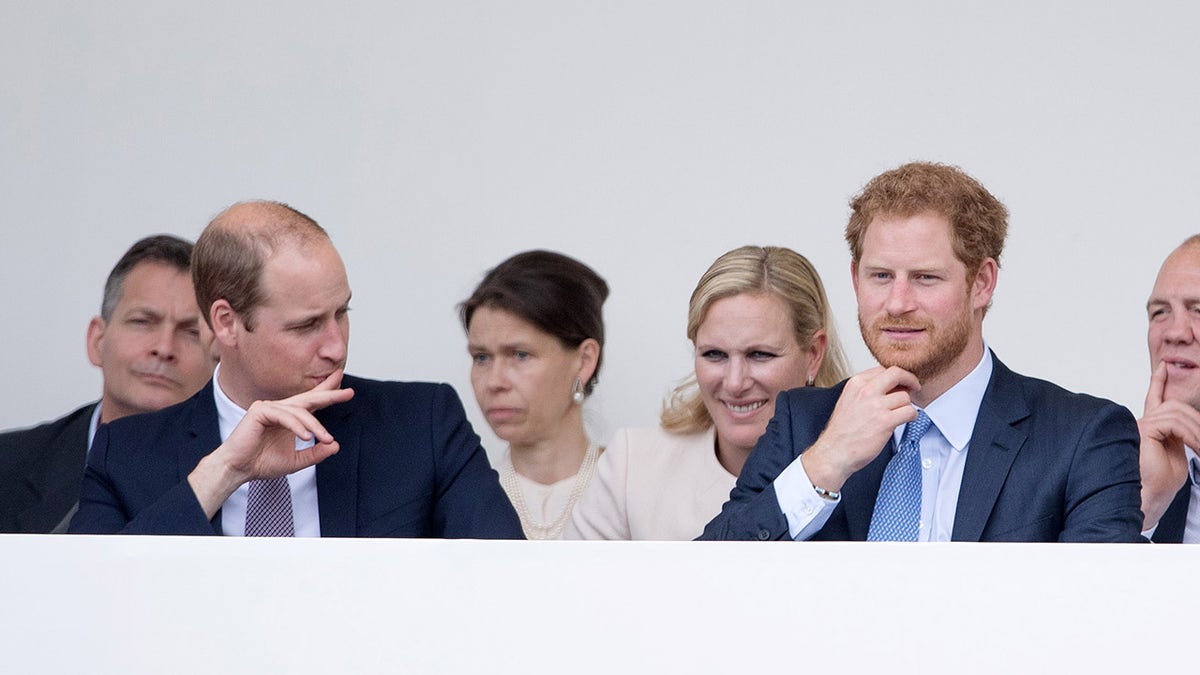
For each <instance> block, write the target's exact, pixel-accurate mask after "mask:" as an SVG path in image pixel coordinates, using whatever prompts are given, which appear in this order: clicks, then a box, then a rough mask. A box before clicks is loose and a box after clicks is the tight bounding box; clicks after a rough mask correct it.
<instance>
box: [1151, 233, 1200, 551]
mask: <svg viewBox="0 0 1200 675" xmlns="http://www.w3.org/2000/svg"><path fill="white" fill-rule="evenodd" d="M1146 313H1147V314H1148V316H1149V319H1150V328H1149V331H1148V332H1147V342H1148V343H1149V347H1150V367H1151V369H1152V375H1151V377H1150V388H1149V391H1147V393H1146V408H1145V412H1144V414H1143V415H1142V418H1141V419H1139V420H1138V429H1139V430H1140V431H1141V436H1142V441H1141V455H1140V457H1141V470H1142V511H1144V512H1145V514H1146V521H1145V529H1146V530H1147V531H1153V532H1152V535H1151V538H1152V540H1153V541H1155V542H1158V543H1174V544H1178V543H1181V542H1186V543H1189V544H1194V543H1200V494H1198V493H1200V459H1197V457H1196V448H1200V235H1195V236H1193V237H1190V238H1188V239H1187V241H1185V242H1183V244H1181V245H1180V246H1179V248H1177V249H1175V250H1174V251H1173V252H1172V253H1171V255H1169V256H1167V259H1166V261H1164V262H1163V264H1162V268H1161V269H1159V271H1158V278H1157V279H1156V280H1155V282H1154V290H1152V291H1151V292H1150V300H1149V301H1148V302H1147V303H1146Z"/></svg>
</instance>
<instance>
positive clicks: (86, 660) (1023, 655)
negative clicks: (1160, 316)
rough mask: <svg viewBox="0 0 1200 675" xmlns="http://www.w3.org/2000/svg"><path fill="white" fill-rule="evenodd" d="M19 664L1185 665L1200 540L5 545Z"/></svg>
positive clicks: (154, 667)
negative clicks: (1105, 542) (1185, 542)
mask: <svg viewBox="0 0 1200 675" xmlns="http://www.w3.org/2000/svg"><path fill="white" fill-rule="evenodd" d="M0 559H2V560H3V561H4V564H3V569H4V573H3V574H2V575H0V598H2V601H0V646H2V647H3V648H2V650H0V651H2V654H0V663H2V664H3V669H4V670H5V672H13V673H16V672H86V673H159V672H186V673H191V672H195V673H218V672H219V673H225V672H304V673H333V672H405V673H520V674H525V673H554V674H559V673H597V674H602V675H611V674H612V673H658V672H668V673H736V672H741V673H762V674H767V673H771V674H773V673H779V672H808V673H860V672H888V673H930V674H933V673H967V672H969V673H1014V672H1031V673H1163V674H1166V673H1179V672H1189V670H1190V669H1192V668H1193V666H1192V665H1188V664H1189V663H1192V662H1193V660H1194V653H1195V648H1194V645H1195V631H1194V626H1195V621H1194V619H1195V615H1194V614H1195V610H1194V607H1195V602H1194V601H1195V593H1194V592H1192V591H1190V590H1189V588H1190V587H1192V586H1194V583H1192V580H1191V577H1190V575H1192V574H1194V573H1195V570H1196V569H1197V565H1198V564H1200V548H1197V547H1183V546H1151V545H1146V546H1134V545H1079V544H1071V545H1067V544H1064V545H1048V544H866V543H842V544H831V543H808V544H789V543H765V544H763V543H708V542H703V543H699V542H697V543H693V542H678V543H649V542H536V543H535V542H478V541H433V540H424V541H402V540H331V539H326V540H314V539H295V540H248V539H232V538H224V539H221V538H192V539H187V538H169V537H157V538H156V537H82V536H33V535H0Z"/></svg>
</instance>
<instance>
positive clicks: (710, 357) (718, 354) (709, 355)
mask: <svg viewBox="0 0 1200 675" xmlns="http://www.w3.org/2000/svg"><path fill="white" fill-rule="evenodd" d="M700 358H702V359H704V360H705V361H711V362H713V363H716V362H718V361H724V360H725V359H727V358H729V355H728V354H726V353H725V352H723V351H721V350H720V349H706V350H704V351H703V352H700Z"/></svg>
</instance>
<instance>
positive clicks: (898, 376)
mask: <svg viewBox="0 0 1200 675" xmlns="http://www.w3.org/2000/svg"><path fill="white" fill-rule="evenodd" d="M920 388H921V383H920V382H919V381H918V380H917V376H916V375H913V374H912V373H910V372H908V371H907V370H903V369H901V368H897V367H895V366H892V367H890V368H884V367H883V366H876V367H874V368H871V369H870V370H864V371H863V372H861V373H859V374H857V375H855V376H854V377H852V378H850V380H849V381H847V382H846V386H845V388H844V389H843V390H842V395H841V397H840V398H838V402H837V405H836V406H834V408H833V414H832V415H831V416H830V417H829V423H828V424H826V425H825V431H823V432H821V435H820V436H819V437H818V438H817V440H816V442H815V443H813V444H812V447H810V448H809V449H808V450H806V451H805V452H804V454H802V455H801V456H800V460H801V462H803V464H804V472H805V473H807V474H808V477H809V479H810V480H812V482H813V484H814V485H817V486H818V487H821V488H824V489H826V490H831V491H834V492H837V491H839V490H841V489H842V485H843V484H845V482H846V480H847V479H848V478H850V476H851V475H853V474H854V472H856V471H858V470H859V469H861V468H863V467H864V466H866V465H867V464H870V463H871V460H873V459H875V458H876V457H877V456H878V455H879V453H880V451H881V450H882V449H883V446H884V445H886V444H887V440H888V437H889V436H890V435H891V434H892V432H893V431H895V429H896V427H898V426H900V425H901V424H905V423H908V422H911V421H913V420H915V419H916V418H917V411H916V409H915V408H913V406H912V398H911V392H915V391H918V390H919V389H920Z"/></svg>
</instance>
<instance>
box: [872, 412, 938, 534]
mask: <svg viewBox="0 0 1200 675" xmlns="http://www.w3.org/2000/svg"><path fill="white" fill-rule="evenodd" d="M930 424H932V422H930V420H929V415H926V414H925V411H924V410H921V409H920V408H918V409H917V419H915V420H913V421H911V422H909V423H908V424H907V425H905V427H904V435H903V436H901V437H900V449H899V450H898V451H897V452H896V454H895V455H893V456H892V459H891V461H890V462H888V465H887V468H885V469H884V470H883V480H882V481H881V482H880V484H879V495H878V496H876V497H875V513H873V514H872V515H871V529H870V530H868V532H867V541H916V540H917V533H918V532H919V531H920V526H921V437H922V436H924V435H925V432H926V431H928V430H929V426H930Z"/></svg>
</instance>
